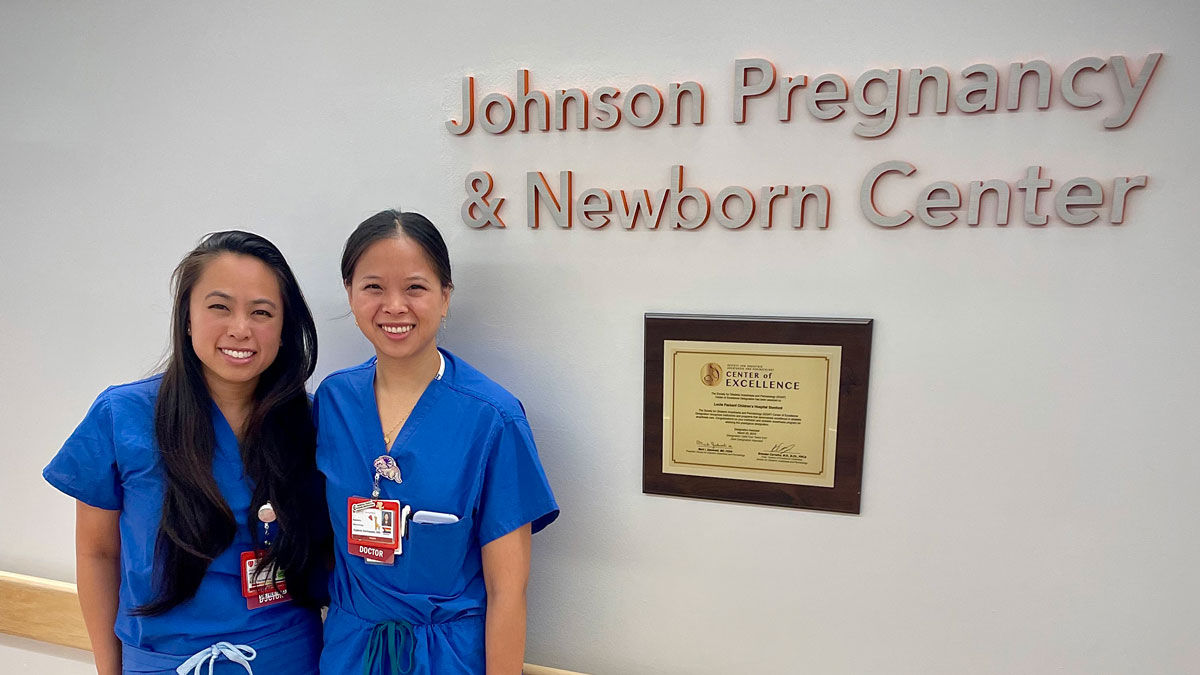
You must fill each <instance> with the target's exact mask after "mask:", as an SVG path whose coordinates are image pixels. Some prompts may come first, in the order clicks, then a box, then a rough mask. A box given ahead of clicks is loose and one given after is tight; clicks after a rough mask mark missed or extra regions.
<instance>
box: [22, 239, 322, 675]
mask: <svg viewBox="0 0 1200 675" xmlns="http://www.w3.org/2000/svg"><path fill="white" fill-rule="evenodd" d="M173 280H174V290H175V302H174V310H173V315H172V325H171V354H170V357H169V360H168V362H167V366H166V369H165V371H164V372H163V373H162V374H161V375H156V376H154V377H151V378H149V379H146V380H142V381H139V382H133V383H130V384H122V385H117V386H114V387H109V388H108V389H107V390H105V391H104V393H102V394H100V396H99V398H97V399H96V402H95V403H94V404H93V405H92V407H91V410H89V411H88V413H87V416H86V417H85V418H84V420H83V422H81V423H80V425H79V427H78V428H77V429H76V430H75V432H74V433H73V434H72V435H71V437H70V438H69V439H67V442H66V443H65V444H64V445H63V447H62V449H61V450H60V451H59V452H58V454H57V455H56V456H55V457H54V459H53V460H52V461H51V462H50V464H49V465H48V466H47V467H46V469H45V471H43V475H44V476H45V478H46V480H47V481H49V482H50V484H51V485H53V486H54V487H56V488H58V489H59V490H61V491H63V492H65V493H66V494H68V495H70V496H72V497H75V499H76V500H78V501H77V508H76V525H75V529H76V535H75V536H76V562H77V577H78V586H79V598H80V604H81V606H82V608H83V614H84V621H85V623H86V625H87V629H88V635H89V637H90V638H91V642H92V647H93V652H94V654H95V658H96V667H97V671H98V672H99V673H100V675H111V674H115V673H122V672H123V673H163V674H167V673H172V674H173V673H179V674H180V675H186V674H188V673H195V674H196V675H199V674H200V673H201V672H204V673H227V674H232V673H252V674H254V675H272V674H278V675H285V674H286V675H297V674H300V675H303V674H306V673H316V672H317V664H318V659H319V652H320V630H321V624H320V616H319V614H318V611H317V609H316V605H317V604H318V603H319V602H320V601H321V600H322V597H321V596H322V595H323V593H321V592H320V591H322V590H323V589H321V586H322V584H323V583H324V582H325V579H326V574H327V573H326V572H325V569H326V565H327V560H328V544H329V536H330V535H329V523H328V518H327V517H326V516H325V513H324V509H323V508H322V507H321V506H320V500H319V498H315V496H316V495H319V494H320V491H321V490H322V487H323V486H322V482H321V478H320V474H319V473H317V471H316V467H315V430H314V428H313V423H312V417H311V411H310V406H309V400H308V397H307V395H306V393H305V390H304V383H305V381H306V380H307V379H308V378H309V376H310V375H311V374H312V371H313V366H314V364H315V361H316V329H315V326H314V324H313V319H312V314H311V313H310V312H309V310H308V306H307V305H306V304H305V302H304V297H303V295H302V294H301V293H300V289H299V286H298V285H297V283H296V279H295V277H294V276H293V274H292V271H291V269H290V268H289V267H288V265H287V262H286V261H285V260H284V259H283V256H282V254H280V252H279V250H278V249H277V248H275V246H274V245H273V244H271V243H270V242H269V241H267V240H266V239H263V238H262V237H259V236H258V235H254V234H249V233H246V232H238V231H230V232H218V233H215V234H212V235H209V236H208V237H206V238H205V239H204V240H203V241H202V242H201V243H200V244H199V246H197V248H196V249H195V250H193V251H192V252H191V253H190V254H188V255H187V256H186V257H185V258H184V259H183V261H182V262H181V263H180V264H179V266H178V267H177V268H176V270H175V276H174V277H173ZM270 569H278V570H281V571H282V575H283V579H284V581H283V583H282V584H279V583H276V582H275V580H274V576H275V575H273V574H270V573H269V572H267V573H264V572H263V571H264V570H270ZM252 571H253V573H252ZM314 590H316V591H318V592H317V593H314V592H313V591H314Z"/></svg>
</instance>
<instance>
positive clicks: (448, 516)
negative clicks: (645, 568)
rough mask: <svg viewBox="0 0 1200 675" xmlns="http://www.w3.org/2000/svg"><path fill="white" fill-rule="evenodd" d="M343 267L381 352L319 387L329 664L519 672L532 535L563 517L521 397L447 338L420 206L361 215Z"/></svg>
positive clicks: (437, 258) (438, 260)
mask: <svg viewBox="0 0 1200 675" xmlns="http://www.w3.org/2000/svg"><path fill="white" fill-rule="evenodd" d="M342 279H343V281H344V283H345V287H346V293H347V295H348V297H349V301H350V308H351V310H352V312H353V314H354V319H355V322H356V323H357V324H358V327H359V329H360V330H361V331H362V333H363V335H364V336H366V338H367V339H368V340H369V341H370V342H371V344H372V345H373V346H374V347H375V357H373V358H371V359H370V360H368V361H367V362H366V363H363V364H362V365H359V366H355V367H352V368H347V369H345V370H342V371H339V372H336V373H334V374H332V375H330V376H329V377H328V378H326V379H325V381H324V382H323V383H322V384H321V386H320V387H319V388H318V390H317V394H316V401H315V409H316V411H317V412H316V415H317V466H318V468H319V469H320V470H321V472H322V473H324V474H325V478H326V494H327V497H328V506H329V515H330V517H331V520H332V523H333V529H334V556H335V565H334V572H333V579H332V581H331V583H330V596H331V598H330V607H329V614H328V617H327V618H326V621H325V649H324V652H323V653H322V656H321V672H322V673H326V674H329V675H333V674H338V675H341V674H343V673H359V672H361V673H365V674H367V675H371V674H373V673H386V674H389V675H390V674H393V673H412V674H414V675H456V674H460V673H464V674H465V673H469V674H483V673H485V672H486V673H488V675H517V674H519V673H520V671H521V664H522V661H523V657H524V650H525V587H526V583H527V580H528V577H529V558H530V535H531V534H532V533H533V532H537V531H538V530H540V529H542V528H543V527H545V526H546V525H548V524H549V523H550V522H551V521H553V520H554V519H555V517H557V516H558V506H557V504H556V503H555V501H554V496H553V494H552V493H551V491H550V486H549V484H548V483H547V481H546V475H545V472H544V471H543V470H542V466H541V463H540V462H539V460H538V457H537V450H536V448H535V447H534V443H533V435H532V433H531V431H530V428H529V422H528V421H527V420H526V418H525V411H524V409H523V408H522V407H521V403H520V402H519V401H517V399H516V398H514V397H513V396H512V394H509V393H508V392H507V391H505V390H504V388H502V387H501V386H500V385H498V384H496V383H495V382H492V381H491V380H489V379H488V378H487V377H486V376H484V375H483V374H482V373H480V372H479V371H477V370H475V369H474V368H473V367H471V366H470V364H468V363H466V362H465V361H463V360H462V359H460V358H458V357H457V356H455V355H454V354H451V353H450V352H448V351H446V350H444V349H439V348H438V346H437V333H438V328H439V327H440V326H441V324H442V321H443V319H444V318H445V317H446V312H447V310H448V308H449V305H450V291H451V289H452V288H453V283H452V281H451V277H450V259H449V255H448V253H447V251H446V244H445V242H444V241H443V240H442V237H441V235H440V234H439V233H438V231H437V229H436V228H435V227H434V226H433V224H432V223H430V222H429V221H428V220H427V219H426V218H425V217H423V216H421V215H419V214H416V213H397V212H395V211H384V212H382V213H379V214H376V215H375V216H372V217H371V218H369V219H367V220H366V221H364V222H363V223H362V224H361V225H359V226H358V228H357V229H356V230H355V231H354V233H353V234H351V235H350V238H349V240H348V241H347V242H346V248H345V251H344V253H343V255H342Z"/></svg>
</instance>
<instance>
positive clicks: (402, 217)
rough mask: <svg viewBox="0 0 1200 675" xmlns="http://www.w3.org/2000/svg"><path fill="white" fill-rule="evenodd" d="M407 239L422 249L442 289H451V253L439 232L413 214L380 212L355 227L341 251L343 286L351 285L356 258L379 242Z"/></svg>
mask: <svg viewBox="0 0 1200 675" xmlns="http://www.w3.org/2000/svg"><path fill="white" fill-rule="evenodd" d="M401 236H404V237H408V238H409V239H412V240H413V241H415V242H416V243H417V245H418V246H420V247H421V250H422V251H424V252H425V257H426V258H428V259H429V265H430V266H431V267H433V271H434V273H435V274H437V276H438V281H439V282H441V284H442V286H444V287H445V288H451V289H452V288H454V281H453V280H452V279H451V278H450V252H449V251H448V250H447V249H446V241H445V240H444V239H442V233H441V232H438V229H437V227H435V226H434V224H433V223H431V222H429V219H428V218H426V217H425V216H423V215H421V214H419V213H415V212H413V211H395V210H391V209H389V210H387V211H380V212H379V213H376V214H375V215H373V216H371V217H370V218H367V219H366V220H364V221H362V222H361V223H359V224H358V227H356V228H354V231H353V232H351V233H350V237H349V238H348V239H346V248H344V249H343V250H342V283H344V284H346V285H347V286H349V285H350V282H351V281H352V278H353V277H354V268H355V267H356V266H357V265H358V260H359V258H362V256H363V254H364V253H366V252H367V249H368V248H371V244H374V243H375V242H377V241H379V240H381V239H395V238H396V237H401Z"/></svg>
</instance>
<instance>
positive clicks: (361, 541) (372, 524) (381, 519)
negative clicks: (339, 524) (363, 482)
mask: <svg viewBox="0 0 1200 675" xmlns="http://www.w3.org/2000/svg"><path fill="white" fill-rule="evenodd" d="M403 527H404V523H403V522H402V521H401V518H400V502H399V501H397V500H395V499H371V498H369V497H350V498H349V499H348V500H347V502H346V539H347V542H348V543H349V547H350V548H349V550H350V554H351V555H356V556H358V557H360V558H363V559H365V560H366V561H367V562H369V563H370V562H373V563H378V564H383V565H391V564H393V563H394V562H395V560H396V555H397V554H398V553H400V546H401V543H400V541H401V540H400V537H401V534H402V533H403Z"/></svg>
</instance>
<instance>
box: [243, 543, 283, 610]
mask: <svg viewBox="0 0 1200 675" xmlns="http://www.w3.org/2000/svg"><path fill="white" fill-rule="evenodd" d="M262 557H263V551H243V552H242V596H243V597H245V598H246V609H258V608H260V607H266V606H267V605H274V604H276V603H279V602H287V601H288V600H291V599H292V598H291V597H290V596H288V592H287V582H286V581H285V580H284V578H283V571H282V570H279V569H277V568H276V567H275V565H274V564H272V565H269V566H267V567H265V568H264V567H261V566H260V564H259V563H261V562H262Z"/></svg>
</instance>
